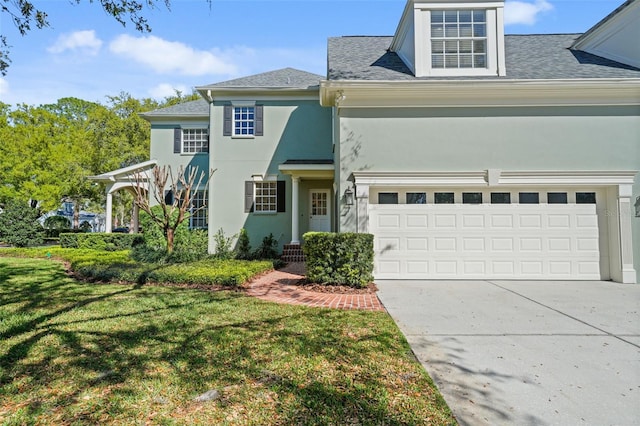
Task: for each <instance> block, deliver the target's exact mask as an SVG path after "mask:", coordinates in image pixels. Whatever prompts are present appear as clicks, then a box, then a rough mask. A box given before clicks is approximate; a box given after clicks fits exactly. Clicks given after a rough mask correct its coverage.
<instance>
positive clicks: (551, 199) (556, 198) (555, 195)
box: [547, 192, 567, 204]
mask: <svg viewBox="0 0 640 426" xmlns="http://www.w3.org/2000/svg"><path fill="white" fill-rule="evenodd" d="M547 203H548V204H567V193H566V192H547Z"/></svg>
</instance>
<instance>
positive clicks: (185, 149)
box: [173, 128, 209, 154]
mask: <svg viewBox="0 0 640 426" xmlns="http://www.w3.org/2000/svg"><path fill="white" fill-rule="evenodd" d="M199 152H209V130H207V129H206V128H186V129H182V128H176V129H174V131H173V153H174V154H196V153H199Z"/></svg>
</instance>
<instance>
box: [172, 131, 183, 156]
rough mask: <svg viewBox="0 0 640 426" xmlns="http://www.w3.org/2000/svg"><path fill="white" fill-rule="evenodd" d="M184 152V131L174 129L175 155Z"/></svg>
mask: <svg viewBox="0 0 640 426" xmlns="http://www.w3.org/2000/svg"><path fill="white" fill-rule="evenodd" d="M181 151H182V129H181V128H179V127H178V128H176V129H173V153H174V154H180V152H181Z"/></svg>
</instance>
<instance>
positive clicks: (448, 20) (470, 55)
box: [431, 10, 487, 69]
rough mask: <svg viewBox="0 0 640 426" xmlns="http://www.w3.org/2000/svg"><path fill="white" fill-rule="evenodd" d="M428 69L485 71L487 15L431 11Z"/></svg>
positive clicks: (476, 12) (461, 11) (453, 11)
mask: <svg viewBox="0 0 640 426" xmlns="http://www.w3.org/2000/svg"><path fill="white" fill-rule="evenodd" d="M431 68H436V69H437V68H487V17H486V11H484V10H432V11H431Z"/></svg>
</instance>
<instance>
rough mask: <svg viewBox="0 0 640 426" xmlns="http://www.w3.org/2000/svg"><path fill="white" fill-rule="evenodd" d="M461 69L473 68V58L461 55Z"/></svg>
mask: <svg viewBox="0 0 640 426" xmlns="http://www.w3.org/2000/svg"><path fill="white" fill-rule="evenodd" d="M460 68H473V56H472V55H460Z"/></svg>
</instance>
